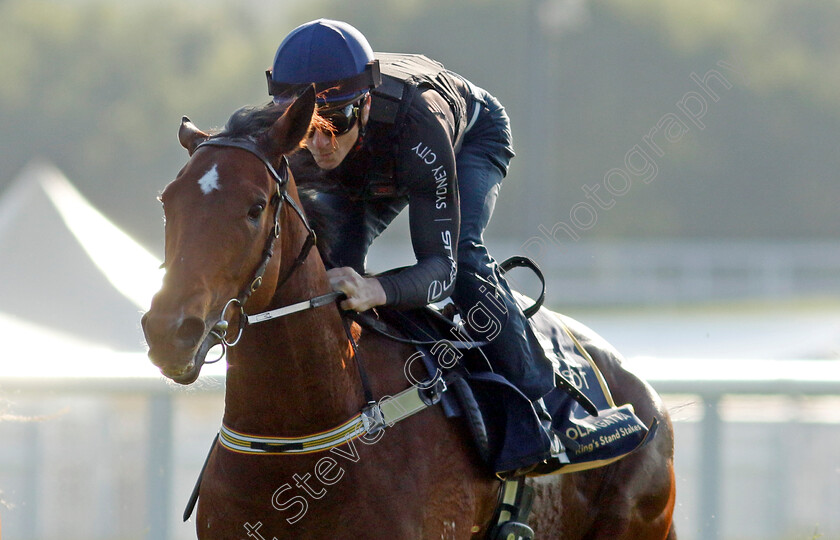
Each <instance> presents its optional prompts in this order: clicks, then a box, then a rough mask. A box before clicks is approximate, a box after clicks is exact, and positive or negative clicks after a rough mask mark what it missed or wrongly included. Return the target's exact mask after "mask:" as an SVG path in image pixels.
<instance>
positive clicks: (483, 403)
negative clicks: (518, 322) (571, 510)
mask: <svg viewBox="0 0 840 540" xmlns="http://www.w3.org/2000/svg"><path fill="white" fill-rule="evenodd" d="M523 259H524V258H522V257H520V258H517V260H516V261H514V262H513V263H511V262H510V261H506V262H505V263H503V264H502V265H501V266H502V267H503V268H506V269H507V268H510V267H512V266H529V267H533V268H534V269H535V271H536V272H538V276H540V274H539V271H538V269H536V266H535V265H534V264H533V262H531V261H528V263H530V264H527V263H525V262H523ZM524 260H527V259H524ZM514 296H515V298H516V301H517V302H518V303H519V304H520V306H521V307H522V308H523V311H524V312H525V313H526V316H529V322H530V326H531V329H532V331H533V332H534V334H535V335H536V337H537V339H538V341H539V343H540V345H541V346H542V348H543V350H542V351H541V352H542V353H543V354H545V355H546V357H547V358H548V359H549V360H550V361H551V363H552V365H553V368H554V369H553V371H554V382H555V389H554V390H552V391H551V392H550V393H549V394H548V395H546V396H544V397H543V399H542V401H543V402H544V403H543V404H539V405H538V406H537V408H535V406H534V404H532V403H531V401H530V400H529V399H528V398H527V397H526V396H525V395H524V394H523V393H522V392H521V391H520V390H519V389H517V388H516V387H515V386H514V385H513V384H512V383H511V382H510V381H508V380H507V379H505V378H504V377H503V376H502V375H500V374H498V373H494V372H493V370H492V367H491V363H490V362H489V360H488V359H487V358H486V356H485V353H484V351H482V345H483V343H482V342H476V341H467V340H464V339H463V337H464V336H465V335H468V334H467V333H466V332H465V330H464V328H463V324H462V323H461V322H460V321H459V320H458V316H457V308H454V309H453V308H452V307H451V306H452V304H449V305H447V308H446V309H444V310H440V309H438V308H436V307H434V306H427V307H424V308H419V309H415V310H408V311H396V310H391V309H382V308H378V309H376V310H373V311H370V312H366V313H361V314H352V315H351V317H352V318H353V320H355V321H356V322H357V323H359V324H360V325H361V326H363V327H365V328H368V329H369V330H371V331H374V332H377V333H380V334H383V335H385V336H387V337H389V338H391V339H394V340H397V341H401V342H404V343H410V344H412V345H413V346H414V347H415V349H416V352H415V353H414V354H413V355H412V356H411V358H410V359H409V360H408V362H407V364H406V376H407V377H408V378H409V379H410V380H411V382H413V383H414V384H415V386H418V387H421V388H430V387H435V388H436V389H437V393H438V394H439V401H440V404H441V406H442V407H443V411H444V413H445V415H446V416H447V417H448V418H462V419H463V420H464V421H465V422H466V423H467V426H468V427H469V431H470V433H471V435H472V438H473V442H474V445H475V448H476V449H477V451H478V453H479V455H480V456H481V459H482V460H483V461H484V463H485V464H487V466H488V467H489V468H490V469H491V470H492V471H493V472H494V473H495V474H496V476H498V477H499V478H500V479H506V478H515V477H518V476H523V475H528V476H538V475H545V474H553V473H568V472H575V471H581V470H587V469H592V468H596V467H601V466H604V465H608V464H609V463H612V462H614V461H616V460H618V459H620V458H622V457H624V456H626V455H627V454H629V453H631V452H633V451H634V450H636V449H638V448H639V447H641V446H642V445H644V444H645V443H646V442H647V441H648V440H649V439H650V437H651V435H653V433H654V432H655V430H656V424H655V423H654V424H653V425H651V426H650V427H647V426H645V425H644V423H643V422H642V421H641V420H640V419H639V418H638V417H637V416H636V415H635V414H634V411H633V406H632V405H630V404H626V405H620V406H619V405H617V404H616V403H615V402H614V401H613V398H612V394H611V393H610V390H609V388H608V386H607V384H606V381H605V379H604V377H603V375H602V374H601V372H600V371H599V369H598V367H597V365H596V364H595V363H594V362H593V361H592V359H591V357H590V356H589V354H588V353H587V352H586V350H585V349H584V348H583V347H582V346H581V345H580V343H578V342H577V340H576V339H575V337H574V335H573V334H572V333H571V331H570V330H569V329H568V328H567V327H566V325H565V324H564V322H563V320H562V318H561V317H559V316H558V315H557V314H555V313H553V312H551V311H549V310H547V309H545V308H542V307H540V305H539V304H540V303H541V298H542V296H543V295H541V298H540V300H538V301H537V302H534V301H533V300H531V299H529V298H527V297H526V296H524V295H521V294H519V293H516V292H515V293H514ZM441 382H442V383H441ZM441 388H445V389H446V390H445V391H440V389H441ZM540 409H543V410H540ZM546 412H547V413H548V414H549V415H550V418H551V419H550V421H549V420H548V419H547V418H546V414H545V413H546ZM558 443H559V444H558Z"/></svg>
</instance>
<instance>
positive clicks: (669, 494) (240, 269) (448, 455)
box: [141, 88, 676, 540]
mask: <svg viewBox="0 0 840 540" xmlns="http://www.w3.org/2000/svg"><path fill="white" fill-rule="evenodd" d="M314 103H315V96H314V90H313V89H312V88H310V89H309V90H307V91H305V92H304V93H302V94H301V95H300V97H298V98H296V99H295V100H293V101H292V102H291V104H290V105H288V106H286V105H274V104H268V105H266V106H264V107H254V108H250V109H247V110H244V111H243V110H240V111H238V112H237V113H235V114H234V115H233V116H232V117H231V120H230V121H229V122H228V124H227V126H226V128H225V129H224V130H223V131H221V132H220V133H216V134H213V135H210V134H208V133H205V132H203V131H201V130H200V129H198V128H197V127H196V126H195V125H194V124H193V123H192V122H190V121H189V120H188V119H187V118H186V117H184V119H183V120H182V122H181V127H180V129H179V141H180V142H181V144H182V146H184V147H185V148H186V149H187V150H188V151H189V154H190V157H189V159H188V161H187V163H186V165H185V166H184V167H183V169H181V171H180V172H179V173H178V175H177V177H176V179H175V180H174V181H172V182H171V183H170V184H169V185H168V186H167V187H166V188H165V189H164V191H163V192H162V194H161V196H160V200H161V202H162V204H163V209H164V216H165V238H164V240H165V248H164V251H165V258H164V261H165V262H164V267H165V269H166V273H165V277H164V279H163V284H162V287H161V289H160V291H159V292H157V293H156V294H155V296H154V297H153V300H152V303H151V307H150V309H149V311H148V312H146V313H145V314H144V315H143V317H142V321H141V322H142V328H143V331H144V334H145V337H146V341H147V344H148V347H149V348H148V356H149V358H150V360H151V362H152V363H153V364H154V365H155V366H157V367H158V368H159V370H160V371H161V373H162V374H163V375H164V376H165V377H167V378H169V379H171V380H172V381H174V382H176V383H179V384H183V385H188V384H191V383H193V382H194V381H195V380H196V379H197V377H198V375H199V372H200V370H201V367H202V365H203V363H204V362H205V356H206V355H207V351H208V349H210V347H211V346H213V345H217V344H219V343H225V344H226V345H225V348H226V349H227V351H226V355H225V359H226V362H227V376H226V389H225V408H224V415H223V419H222V426H223V428H224V429H226V430H228V431H226V432H225V434H227V435H229V434H230V433H234V434H240V435H239V436H241V437H242V438H243V439H248V440H250V441H253V443H254V445H257V446H258V445H260V444H262V445H263V446H264V447H270V446H271V445H272V444H275V442H272V441H276V439H274V438H275V437H282V438H283V439H281V440H287V441H305V440H308V439H307V437H309V439H312V438H313V437H314V438H315V439H317V440H319V441H320V440H324V439H325V435H324V434H328V435H329V434H331V433H336V432H337V431H336V426H339V427H341V426H347V425H353V424H348V420H349V419H353V418H358V416H359V411H360V408H361V407H362V406H363V405H364V404H365V396H366V392H365V390H364V388H365V387H366V386H368V385H369V389H370V391H371V392H372V393H373V394H374V395H375V396H388V395H394V394H395V393H398V392H400V391H402V390H404V389H406V388H408V387H409V386H410V383H409V382H408V380H407V379H406V375H405V373H404V364H405V362H406V360H407V359H409V358H410V357H411V355H412V353H413V352H414V350H413V348H412V347H411V346H410V345H407V344H404V343H399V342H395V341H392V340H389V339H387V338H385V337H383V336H381V335H379V334H378V333H374V332H370V331H367V330H364V329H362V328H361V327H359V326H358V325H357V324H355V323H345V322H344V321H343V320H342V315H341V312H340V309H339V308H338V306H337V304H336V302H333V301H329V300H332V299H334V298H335V294H333V295H332V296H330V295H331V292H332V291H331V289H330V285H329V282H328V280H327V275H326V270H325V264H324V262H323V259H322V257H321V254H320V253H319V250H318V248H317V246H316V247H315V248H314V249H310V246H311V244H312V237H313V235H312V228H311V226H310V225H309V222H308V221H307V215H306V214H307V213H306V211H305V207H304V206H303V204H302V196H301V193H300V192H299V190H298V187H297V186H296V184H295V180H294V177H293V175H292V174H291V173H290V172H289V171H288V167H287V162H286V156H288V155H290V154H293V153H294V152H295V151H296V150H297V149H299V148H300V147H301V145H302V144H303V143H302V141H303V140H304V138H305V136H306V134H307V132H308V130H310V129H312V128H311V126H312V124H313V122H317V121H318V116H317V114H316V113H315V110H314ZM314 298H321V299H323V298H326V299H327V301H321V302H315V301H311V300H312V299H314ZM300 304H304V305H305V307H307V308H308V309H300V310H295V312H294V313H291V314H289V315H287V316H284V317H279V318H275V319H273V320H270V321H267V322H264V323H263V324H259V325H257V324H247V320H248V319H246V317H249V316H247V315H246V313H255V312H263V311H265V310H268V312H271V310H275V309H279V308H282V307H284V306H290V305H291V306H297V305H300ZM564 320H565V321H566V322H567V324H568V325H569V327H570V328H571V329H572V331H573V333H574V335H575V336H576V338H577V339H578V341H579V342H580V343H581V344H582V345H583V346H584V347H585V349H586V350H587V351H588V352H589V353H590V355H591V356H592V358H593V359H594V361H595V362H596V363H597V365H598V367H599V368H600V369H601V371H602V372H603V374H604V376H605V378H606V379H607V381H608V384H609V386H610V388H611V390H612V392H613V395H614V397H615V400H616V402H618V403H632V404H633V406H634V408H635V412H636V414H637V415H638V416H639V418H641V419H642V420H643V421H644V422H645V424H647V425H650V424H651V422H653V420H654V419H657V420H658V422H659V425H660V427H659V429H658V431H657V433H656V435H655V437H653V440H652V441H650V442H649V443H648V444H646V445H645V446H643V447H641V448H640V449H639V450H637V451H636V452H634V453H632V454H630V455H629V456H627V457H624V458H622V459H621V460H619V461H616V462H614V463H612V464H610V465H608V466H605V467H602V468H599V469H593V470H589V471H584V472H575V473H568V474H559V475H551V476H544V477H539V478H533V479H528V483H529V484H530V485H532V486H533V488H534V490H535V496H534V499H533V505H532V512H531V517H530V520H529V522H530V524H531V525H532V526H533V529H534V531H535V534H536V538H562V539H564V540H572V539H581V540H583V539H607V538H609V539H611V540H630V539H633V540H665V539H669V540H675V539H676V533H675V532H674V527H673V524H672V513H673V509H674V504H675V488H674V472H673V444H674V440H673V430H672V426H671V423H670V420H669V417H668V412H667V410H666V409H665V407H664V406H663V403H662V402H661V400H660V399H659V397H658V396H657V394H656V393H655V391H654V390H653V389H652V388H651V387H650V386H649V385H647V384H646V383H645V382H643V381H642V380H640V379H639V378H637V377H636V376H634V375H633V374H631V373H630V372H629V371H627V370H625V369H624V368H623V367H622V365H621V357H620V355H619V354H618V352H617V351H615V350H614V349H613V348H612V347H610V346H609V345H608V344H607V343H606V342H605V341H604V340H603V339H601V338H600V337H598V336H597V335H596V334H595V333H594V332H592V331H591V330H589V329H588V328H586V327H585V326H584V325H582V324H580V323H578V322H576V321H573V320H571V319H569V318H565V319H564ZM232 336H233V337H232ZM234 345H235V346H234ZM361 359H363V361H364V365H365V366H366V369H365V370H364V371H365V372H366V375H365V376H364V377H363V376H362V372H361V371H360V370H359V369H358V365H357V363H358V362H360V361H361ZM363 378H364V379H367V382H363V380H362V379H363ZM463 424H464V423H462V422H459V421H455V420H452V419H447V418H445V416H444V414H443V412H442V411H441V408H440V407H429V408H428V409H426V410H424V411H423V412H420V413H418V414H415V415H414V416H411V417H410V418H407V419H406V420H403V421H402V422H400V423H397V424H394V425H392V426H389V427H387V428H385V429H384V430H381V431H380V432H378V433H377V434H376V436H374V435H372V432H371V433H368V432H362V433H361V436H359V437H356V438H353V439H349V440H346V442H344V441H345V439H339V440H340V441H341V442H343V444H341V445H340V446H334V447H331V448H330V449H329V450H321V451H317V450H312V451H299V452H294V453H285V454H279V453H266V454H264V455H254V454H253V453H249V452H245V451H237V450H236V449H235V445H232V444H230V442H229V441H228V444H227V445H223V444H218V443H214V446H213V448H212V450H211V452H210V454H209V455H208V457H207V461H206V462H205V467H204V470H203V472H202V476H201V479H200V488H199V491H198V508H197V514H196V520H195V526H196V532H197V536H198V538H199V539H210V538H212V539H228V538H230V539H233V538H245V537H248V538H254V539H261V538H265V539H271V538H276V539H283V538H296V539H304V538H366V539H373V540H376V539H383V540H384V539H387V540H394V539H412V540H413V539H418V538H419V539H432V538H435V539H440V538H443V539H468V538H474V539H478V538H486V537H487V535H488V531H489V530H490V529H491V527H492V524H491V519H492V517H493V514H494V510H495V508H496V506H497V502H498V500H497V499H498V496H499V480H498V479H497V478H496V477H494V476H493V473H492V471H489V470H488V468H487V466H486V465H485V464H484V463H483V462H482V461H481V459H480V458H479V455H478V452H477V451H476V450H475V448H474V446H473V443H472V440H471V438H470V434H469V431H468V429H467V428H466V427H465V426H464V425H463ZM362 431H363V430H362ZM242 434H247V436H246V435H242ZM223 435H224V434H223ZM356 435H358V433H356ZM219 440H220V439H217V441H219ZM225 440H227V439H225ZM277 444H278V445H279V446H283V444H280V443H277ZM289 444H290V446H289V448H292V447H294V448H297V449H299V450H300V448H302V447H303V445H302V444H297V446H295V444H296V443H295V444H293V443H289Z"/></svg>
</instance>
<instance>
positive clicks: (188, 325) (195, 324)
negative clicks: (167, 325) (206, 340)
mask: <svg viewBox="0 0 840 540" xmlns="http://www.w3.org/2000/svg"><path fill="white" fill-rule="evenodd" d="M204 329H205V327H204V321H203V320H202V319H200V318H198V317H187V318H186V319H184V321H183V322H182V323H181V326H179V327H178V330H177V331H176V332H175V339H176V340H177V341H178V343H179V344H180V345H181V346H183V347H187V348H190V347H195V346H196V345H198V343H199V341H201V338H202V337H204Z"/></svg>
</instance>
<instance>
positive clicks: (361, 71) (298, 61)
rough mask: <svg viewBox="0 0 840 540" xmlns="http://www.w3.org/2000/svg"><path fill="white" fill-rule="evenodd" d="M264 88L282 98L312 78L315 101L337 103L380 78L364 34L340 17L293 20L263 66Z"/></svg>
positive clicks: (374, 84) (324, 104)
mask: <svg viewBox="0 0 840 540" xmlns="http://www.w3.org/2000/svg"><path fill="white" fill-rule="evenodd" d="M265 74H266V78H267V79H268V93H269V94H270V95H272V96H275V97H280V98H281V99H284V98H287V97H290V96H293V95H296V94H297V93H299V91H300V90H301V89H303V88H305V87H306V86H308V85H310V84H312V83H314V84H315V90H316V92H317V94H318V105H319V106H320V107H328V108H334V107H340V106H341V105H344V104H346V103H348V102H352V101H355V100H356V99H357V98H358V97H359V96H361V95H362V94H364V93H365V92H367V91H368V90H370V89H372V88H376V87H377V86H378V85H379V83H380V82H381V76H380V73H379V61H378V60H376V59H375V58H374V57H373V49H371V47H370V44H369V43H368V41H367V39H365V36H364V35H363V34H362V33H361V32H359V31H358V30H357V29H356V28H354V27H353V26H351V25H349V24H347V23H346V22H342V21H333V20H330V19H318V20H316V21H312V22H308V23H306V24H303V25H301V26H298V27H297V28H295V29H294V30H292V31H291V32H290V33H289V35H288V36H286V38H285V39H284V40H283V42H282V43H280V47H278V48H277V54H276V55H275V56H274V66H273V68H272V69H271V70H269V71H266V73H265Z"/></svg>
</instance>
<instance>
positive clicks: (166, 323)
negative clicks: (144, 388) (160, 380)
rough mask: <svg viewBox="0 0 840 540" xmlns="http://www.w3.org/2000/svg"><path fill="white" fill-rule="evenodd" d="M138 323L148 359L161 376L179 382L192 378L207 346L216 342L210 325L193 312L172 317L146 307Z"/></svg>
mask: <svg viewBox="0 0 840 540" xmlns="http://www.w3.org/2000/svg"><path fill="white" fill-rule="evenodd" d="M140 324H141V326H142V328H143V334H144V336H145V337H146V343H147V344H148V346H149V353H148V355H149V359H150V360H151V362H152V363H153V364H154V365H155V366H157V367H158V368H159V369H160V372H161V373H162V374H163V376H164V377H167V378H169V379H172V380H173V381H175V382H176V383H179V384H185V385H186V384H191V383H193V382H195V380H196V379H197V378H198V375H199V373H200V371H201V366H203V365H204V361H205V358H206V357H207V353H208V352H209V351H210V349H211V348H212V347H213V346H215V345H218V344H219V343H220V340H219V337H218V335H217V333H215V332H212V331H211V330H212V329H213V326H212V325H208V324H207V323H206V322H205V321H204V320H203V319H201V318H199V317H195V316H186V317H175V316H169V315H165V314H157V313H155V312H153V311H149V312H148V313H146V314H145V315H143V317H142V319H141V321H140Z"/></svg>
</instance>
